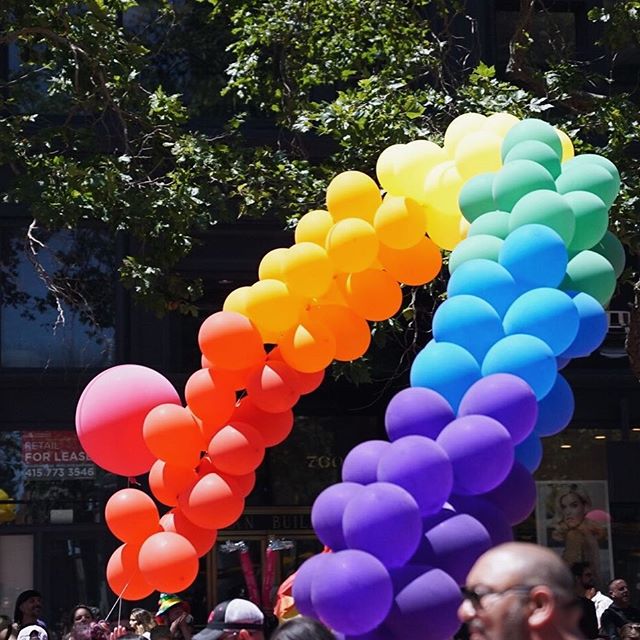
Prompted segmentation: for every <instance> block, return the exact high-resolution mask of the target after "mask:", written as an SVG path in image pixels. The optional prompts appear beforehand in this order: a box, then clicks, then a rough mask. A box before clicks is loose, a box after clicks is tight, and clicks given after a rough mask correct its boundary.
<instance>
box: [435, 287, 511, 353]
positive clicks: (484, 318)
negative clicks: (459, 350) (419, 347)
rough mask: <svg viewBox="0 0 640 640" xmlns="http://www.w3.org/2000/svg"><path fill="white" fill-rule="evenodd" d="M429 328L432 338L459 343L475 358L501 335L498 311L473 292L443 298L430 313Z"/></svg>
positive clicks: (502, 332)
mask: <svg viewBox="0 0 640 640" xmlns="http://www.w3.org/2000/svg"><path fill="white" fill-rule="evenodd" d="M432 329H433V337H434V338H435V340H436V342H452V343H453V344H457V345H460V346H461V347H463V348H464V349H466V350H467V351H468V352H469V353H470V354H471V355H472V356H473V357H474V358H475V359H476V360H477V361H478V362H482V360H483V358H484V357H485V355H486V354H487V351H489V349H490V348H491V347H492V346H493V345H494V344H495V343H496V342H497V341H498V340H500V339H501V338H504V330H503V329H502V319H501V318H500V316H499V315H498V312H497V311H496V310H495V309H494V308H493V307H492V306H491V305H490V304H489V303H488V302H486V301H485V300H483V299H482V298H478V297H476V296H466V295H462V296H454V297H453V298H448V299H447V300H445V301H444V302H443V303H442V304H441V305H440V306H439V307H438V309H437V311H436V313H435V315H434V316H433V324H432Z"/></svg>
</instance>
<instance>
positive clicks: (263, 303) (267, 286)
mask: <svg viewBox="0 0 640 640" xmlns="http://www.w3.org/2000/svg"><path fill="white" fill-rule="evenodd" d="M302 305H303V302H302V300H301V299H300V298H298V297H296V296H294V295H293V294H292V293H291V292H290V291H289V289H288V288H287V285H286V284H285V283H284V282H280V280H261V281H260V282H256V283H254V284H252V285H251V290H250V291H249V297H248V300H247V315H248V317H249V318H250V319H251V321H252V322H253V323H254V324H255V325H256V327H257V328H258V330H259V331H260V334H261V336H262V339H263V341H264V342H267V338H270V337H272V336H274V335H275V336H277V335H279V334H281V333H284V332H285V331H287V330H288V329H290V328H291V327H293V326H295V325H296V324H297V323H298V320H299V318H300V314H301V312H302Z"/></svg>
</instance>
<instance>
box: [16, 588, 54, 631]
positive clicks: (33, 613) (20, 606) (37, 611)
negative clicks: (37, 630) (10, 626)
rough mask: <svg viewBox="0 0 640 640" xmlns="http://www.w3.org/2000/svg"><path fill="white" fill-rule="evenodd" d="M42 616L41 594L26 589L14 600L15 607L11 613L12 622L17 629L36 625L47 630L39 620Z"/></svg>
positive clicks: (44, 624)
mask: <svg viewBox="0 0 640 640" xmlns="http://www.w3.org/2000/svg"><path fill="white" fill-rule="evenodd" d="M41 614H42V594H41V593H40V592H39V591H36V590H35V589H27V590H26V591H23V592H22V593H21V594H20V595H18V597H17V598H16V606H15V609H14V612H13V621H14V622H15V623H16V624H17V625H18V629H21V628H22V627H26V626H30V625H38V626H39V627H43V628H44V629H46V628H47V625H46V623H45V622H43V621H42V620H40V615H41Z"/></svg>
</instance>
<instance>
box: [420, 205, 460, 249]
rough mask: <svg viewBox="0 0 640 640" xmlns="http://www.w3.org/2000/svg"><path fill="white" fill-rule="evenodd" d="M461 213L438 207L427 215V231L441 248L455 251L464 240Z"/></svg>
mask: <svg viewBox="0 0 640 640" xmlns="http://www.w3.org/2000/svg"><path fill="white" fill-rule="evenodd" d="M461 217H462V216H461V215H460V214H459V213H457V214H456V213H445V212H443V211H438V210H437V209H433V210H430V211H429V213H428V216H427V232H428V233H429V237H430V238H431V240H433V242H434V243H435V244H436V245H438V246H439V247H440V248H441V249H446V250H447V251H453V249H455V247H456V245H457V244H458V243H459V242H461V241H462V240H463V236H462V233H461V231H460V218H461Z"/></svg>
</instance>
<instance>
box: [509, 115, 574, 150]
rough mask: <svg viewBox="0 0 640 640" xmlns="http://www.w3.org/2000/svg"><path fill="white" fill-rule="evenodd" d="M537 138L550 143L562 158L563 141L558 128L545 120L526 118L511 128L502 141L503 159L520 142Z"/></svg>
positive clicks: (538, 140)
mask: <svg viewBox="0 0 640 640" xmlns="http://www.w3.org/2000/svg"><path fill="white" fill-rule="evenodd" d="M528 140H535V141H537V142H543V143H544V144H546V145H548V146H549V147H550V148H551V149H552V150H553V152H554V153H555V154H556V156H558V158H562V142H561V141H560V136H559V135H558V134H557V132H556V130H555V129H554V128H553V127H552V126H551V125H550V124H549V123H548V122H545V121H544V120H538V119H537V118H526V119H525V120H521V121H520V122H518V124H516V125H514V126H513V127H511V129H509V132H508V133H507V135H506V136H505V138H504V141H503V142H502V160H503V161H504V159H505V158H506V157H507V155H508V154H509V152H510V151H511V149H513V147H515V146H516V145H517V144H518V143H520V142H526V141H528Z"/></svg>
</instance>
